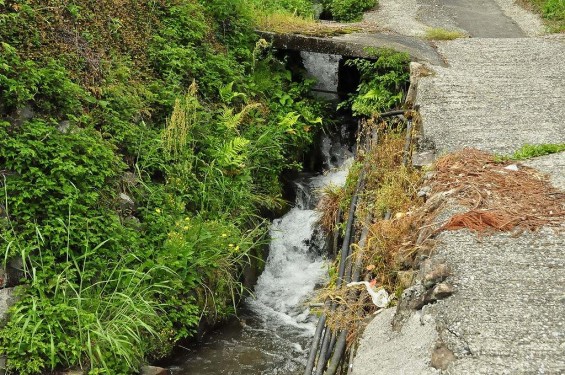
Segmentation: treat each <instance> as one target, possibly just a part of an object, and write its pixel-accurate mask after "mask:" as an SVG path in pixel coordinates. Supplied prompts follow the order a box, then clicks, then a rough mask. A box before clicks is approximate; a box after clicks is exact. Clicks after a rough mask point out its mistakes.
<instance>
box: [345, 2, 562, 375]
mask: <svg viewBox="0 0 565 375" xmlns="http://www.w3.org/2000/svg"><path fill="white" fill-rule="evenodd" d="M380 3H381V10H380V11H377V12H374V13H372V14H370V15H368V18H369V19H370V20H373V21H375V20H376V21H375V22H381V24H384V25H386V26H387V27H388V28H389V29H391V30H394V31H396V32H398V33H402V34H404V35H412V36H417V35H421V34H422V33H423V32H425V30H426V28H427V27H430V26H434V27H439V26H441V27H445V28H450V29H453V28H455V29H460V30H463V31H465V32H467V33H468V34H469V35H472V36H476V37H481V38H470V39H460V40H455V41H450V42H441V43H437V46H438V52H439V53H440V54H441V55H442V56H443V58H444V59H445V61H446V63H447V64H448V66H447V67H441V66H433V65H430V66H428V68H429V69H430V70H432V71H433V74H432V75H431V76H429V77H426V78H423V79H422V80H421V81H420V83H419V87H418V95H417V100H416V102H417V104H419V105H420V111H421V114H422V118H423V128H424V135H425V136H426V138H428V140H429V141H430V142H429V143H431V144H434V145H435V148H436V150H437V152H438V154H441V153H444V152H449V151H455V150H460V149H462V148H464V147H475V148H480V149H483V150H486V151H492V152H497V153H510V152H512V151H514V150H516V149H517V148H519V147H520V146H522V145H523V144H525V143H533V144H536V143H565V35H552V36H537V37H530V38H527V37H525V36H534V35H537V34H538V33H539V27H540V26H539V20H537V19H536V17H535V16H533V15H530V14H527V12H525V11H523V10H517V9H516V8H515V6H514V5H513V4H512V1H506V0H478V1H471V0H455V1H450V2H448V1H446V0H445V1H439V0H381V2H380ZM483 13H488V17H487V16H485V14H483ZM397 15H398V17H399V19H396V16H397ZM526 164H527V165H529V166H532V167H535V168H538V169H540V170H541V171H543V172H545V173H547V174H549V175H550V176H551V177H552V183H553V184H554V185H555V186H556V187H558V188H560V189H562V190H565V153H561V154H555V155H549V156H545V157H541V158H537V159H533V160H531V161H528V162H527V163H526ZM455 209H456V207H454V206H448V207H446V209H445V211H444V213H443V218H444V219H445V218H446V217H449V215H450V212H452V211H453V210H455ZM556 209H558V208H557V207H556ZM440 220H441V219H440ZM562 229H563V228H562ZM564 233H565V231H564V230H561V231H556V230H554V229H549V228H544V229H542V230H541V231H539V232H535V233H523V234H521V235H516V234H513V233H503V234H499V235H495V236H490V237H485V238H482V239H481V240H479V239H478V238H477V236H476V235H474V234H472V233H470V232H468V231H466V230H460V231H455V232H444V233H442V234H440V235H439V237H438V240H439V243H438V245H437V247H436V250H435V253H434V255H433V256H432V258H431V259H430V263H431V264H447V265H448V266H449V268H450V270H451V272H450V274H449V276H448V277H447V278H446V279H445V280H444V282H445V283H447V284H449V285H452V286H453V287H454V289H455V293H454V294H453V295H452V296H450V297H448V298H446V299H443V300H440V301H438V302H435V303H432V304H428V305H425V306H424V307H423V308H420V309H419V310H413V309H406V308H405V306H406V305H407V301H408V302H409V301H410V300H411V298H414V295H415V294H417V293H418V291H419V290H420V293H421V289H422V288H423V286H422V285H421V284H419V282H417V283H416V285H415V286H414V287H413V288H410V289H408V290H407V291H406V292H405V294H404V295H403V297H402V299H401V302H400V305H401V306H402V307H401V308H399V309H398V310H397V309H396V308H393V309H389V310H387V311H384V312H383V313H381V314H379V315H377V316H376V317H375V318H374V319H373V320H372V322H371V323H370V324H369V325H368V327H367V329H366V330H365V333H364V335H363V338H362V339H361V342H360V346H359V350H358V352H357V356H356V358H355V361H354V363H353V369H352V370H353V371H352V373H353V374H354V375H369V374H407V375H412V374H414V375H416V374H439V373H443V374H469V375H470V374H565V235H564ZM423 273H425V271H423ZM421 274H422V270H421ZM417 280H420V281H421V280H422V279H421V278H420V279H417ZM393 322H395V323H397V324H395V327H394V328H395V329H393V326H392V323H393ZM399 322H400V323H399Z"/></svg>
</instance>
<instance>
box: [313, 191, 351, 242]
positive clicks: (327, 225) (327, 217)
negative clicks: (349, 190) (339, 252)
mask: <svg viewBox="0 0 565 375" xmlns="http://www.w3.org/2000/svg"><path fill="white" fill-rule="evenodd" d="M344 195H345V189H343V188H341V187H335V186H330V187H328V188H326V189H324V191H323V192H322V198H321V199H320V202H319V203H318V205H317V207H316V210H318V211H319V212H321V214H322V215H321V216H320V220H319V222H318V223H319V224H320V227H321V228H322V230H323V231H324V233H331V232H333V230H334V229H335V226H336V224H337V218H338V215H339V208H340V204H341V201H342V199H343V197H344Z"/></svg>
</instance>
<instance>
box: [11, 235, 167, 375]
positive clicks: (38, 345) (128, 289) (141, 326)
mask: <svg viewBox="0 0 565 375" xmlns="http://www.w3.org/2000/svg"><path fill="white" fill-rule="evenodd" d="M37 234H38V237H37V244H36V246H35V248H29V247H23V248H22V247H20V245H22V244H21V243H19V242H18V241H15V243H12V245H13V246H14V247H16V248H18V251H20V255H21V257H22V259H23V264H24V270H25V272H26V276H27V277H28V280H29V283H28V286H27V287H26V288H24V289H20V290H19V293H20V297H21V299H20V300H19V301H18V302H17V303H16V304H15V305H14V306H12V308H11V309H10V311H9V314H10V316H11V317H12V318H11V319H10V320H9V321H8V323H7V325H6V327H4V329H3V330H2V331H0V350H2V353H5V354H6V355H7V357H8V358H9V361H8V362H7V365H8V367H7V369H8V370H9V371H17V373H19V374H21V375H26V374H37V373H40V372H43V371H45V370H54V369H55V368H56V367H57V366H61V365H62V366H64V367H65V368H67V367H71V366H79V367H80V368H82V369H88V370H90V373H102V372H103V373H123V374H125V373H129V372H134V371H136V370H137V369H138V368H139V365H140V364H141V363H142V361H143V359H144V357H145V352H146V349H147V347H148V345H149V344H150V343H151V342H154V341H159V342H160V341H162V340H166V339H167V335H166V334H163V332H167V330H166V327H167V325H168V324H167V322H166V320H165V319H164V316H163V314H162V308H161V307H162V303H161V302H159V297H160V296H163V295H165V294H166V292H167V291H168V289H169V287H168V286H167V285H166V283H163V282H159V281H158V280H155V276H156V275H157V274H158V273H168V274H171V272H170V270H168V269H167V268H165V267H162V266H158V267H153V268H151V269H149V270H144V269H142V268H141V267H137V268H133V269H132V268H129V267H128V263H131V260H127V259H125V258H124V259H122V260H120V261H117V262H110V263H107V264H106V267H107V268H106V269H107V273H106V278H104V279H101V280H97V279H94V280H92V279H91V278H90V276H89V275H91V274H92V272H90V270H89V268H90V267H92V264H91V263H90V257H92V256H94V255H95V253H96V251H97V250H98V247H95V248H93V249H88V248H87V249H85V252H84V254H83V255H81V256H80V257H75V256H73V255H72V254H71V253H70V252H69V253H67V261H65V262H64V263H63V264H60V266H61V267H62V270H61V271H60V272H58V273H56V274H54V275H53V274H51V273H47V274H46V273H45V271H46V268H45V266H46V263H45V262H49V259H48V258H44V257H43V256H42V253H45V254H49V253H50V251H49V249H47V248H44V246H45V243H44V242H43V237H42V235H41V233H40V232H39V231H38V232H37ZM36 251H38V253H35V252H36ZM34 253H35V254H34ZM32 255H34V256H32ZM47 256H48V255H47ZM47 264H48V263H47ZM95 271H96V273H98V272H100V270H99V269H96V270H95ZM160 330H162V332H161V331H160ZM161 345H162V343H161Z"/></svg>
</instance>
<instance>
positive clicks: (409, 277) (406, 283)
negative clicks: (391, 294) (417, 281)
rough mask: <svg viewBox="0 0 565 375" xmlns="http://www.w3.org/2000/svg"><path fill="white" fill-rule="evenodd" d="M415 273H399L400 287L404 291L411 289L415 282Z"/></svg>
mask: <svg viewBox="0 0 565 375" xmlns="http://www.w3.org/2000/svg"><path fill="white" fill-rule="evenodd" d="M415 275H416V272H415V271H398V274H397V277H398V282H399V284H400V287H402V288H403V289H406V288H409V287H410V286H411V285H412V282H413V281H414V276H415Z"/></svg>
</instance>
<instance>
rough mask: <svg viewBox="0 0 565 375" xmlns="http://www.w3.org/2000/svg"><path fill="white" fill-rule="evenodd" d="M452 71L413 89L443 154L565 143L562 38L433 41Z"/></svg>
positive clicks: (506, 150) (426, 130) (425, 122)
mask: <svg viewBox="0 0 565 375" xmlns="http://www.w3.org/2000/svg"><path fill="white" fill-rule="evenodd" d="M438 48H439V52H440V53H441V54H442V55H443V56H444V58H445V59H446V60H447V62H448V64H449V67H447V68H446V67H433V70H434V71H435V74H434V75H433V76H430V77H426V78H423V79H422V80H421V81H420V84H419V88H418V96H417V104H419V105H420V108H421V114H422V119H423V126H424V133H425V136H426V137H428V138H429V139H431V140H432V141H433V142H434V143H435V145H436V148H437V149H438V150H439V151H440V153H441V152H448V151H454V150H458V149H461V148H464V147H476V148H479V149H483V150H487V151H492V152H496V153H511V152H513V151H515V150H516V149H518V148H519V147H521V146H522V145H524V144H526V143H530V144H539V143H563V142H565V120H564V119H565V105H564V103H565V78H564V77H565V64H564V63H563V61H565V60H564V59H565V35H553V36H547V37H536V38H519V39H460V40H455V41H450V42H443V43H438Z"/></svg>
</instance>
